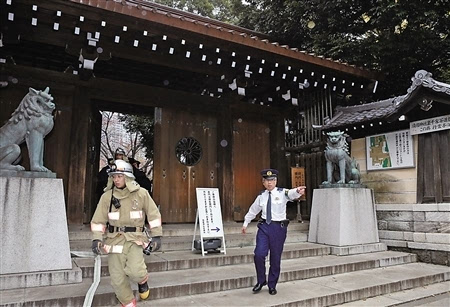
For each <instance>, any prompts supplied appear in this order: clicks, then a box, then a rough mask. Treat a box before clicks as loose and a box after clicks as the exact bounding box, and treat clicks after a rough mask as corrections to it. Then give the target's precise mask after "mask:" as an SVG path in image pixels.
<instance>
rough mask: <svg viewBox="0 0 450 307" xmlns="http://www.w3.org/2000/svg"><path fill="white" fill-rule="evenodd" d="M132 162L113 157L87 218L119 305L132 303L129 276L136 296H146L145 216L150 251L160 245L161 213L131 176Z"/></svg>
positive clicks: (95, 246) (94, 244) (147, 293)
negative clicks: (133, 284)
mask: <svg viewBox="0 0 450 307" xmlns="http://www.w3.org/2000/svg"><path fill="white" fill-rule="evenodd" d="M134 179H135V177H134V175H133V168H132V166H131V165H130V164H129V163H128V162H125V161H123V160H116V161H114V165H112V166H111V169H110V172H109V179H108V184H107V187H106V189H105V193H103V195H102V197H101V198H100V201H99V203H98V205H97V209H96V210H95V213H94V216H93V218H92V221H91V230H92V232H93V241H92V251H93V252H94V253H95V254H97V255H98V254H100V253H107V254H108V268H109V273H110V276H111V285H112V287H113V289H114V292H115V293H116V296H117V298H118V299H119V301H120V302H121V303H122V306H126V307H132V306H136V299H135V298H134V295H133V291H132V289H131V287H130V280H131V281H132V282H135V283H137V284H138V288H139V296H140V298H141V299H143V300H145V299H147V298H148V297H149V296H150V290H149V288H148V284H147V280H148V273H147V266H146V265H145V261H144V254H143V248H145V247H147V246H148V244H149V239H148V238H147V236H146V234H145V233H144V226H145V218H146V217H147V218H148V221H149V222H148V225H149V228H150V231H151V235H152V236H153V238H152V243H151V244H152V246H153V251H156V250H158V249H159V248H160V247H161V236H162V226H161V215H160V213H159V211H158V208H157V207H156V204H155V202H154V201H153V199H152V198H151V197H150V195H149V193H148V192H147V190H145V189H141V188H140V186H139V184H138V183H137V182H136V181H135V180H134Z"/></svg>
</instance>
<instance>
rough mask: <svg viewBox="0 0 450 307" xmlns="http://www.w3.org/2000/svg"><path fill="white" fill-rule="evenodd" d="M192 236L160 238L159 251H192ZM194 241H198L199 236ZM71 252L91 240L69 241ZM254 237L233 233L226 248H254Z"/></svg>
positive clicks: (293, 236)
mask: <svg viewBox="0 0 450 307" xmlns="http://www.w3.org/2000/svg"><path fill="white" fill-rule="evenodd" d="M192 239H193V236H192V235H190V236H174V237H171V236H165V237H163V238H162V246H161V251H164V252H167V251H178V250H183V251H187V250H191V249H192ZM196 239H200V237H199V236H197V237H196ZM307 240H308V233H307V232H306V231H305V232H301V231H292V230H289V231H288V234H287V238H286V243H300V242H306V241H307ZM69 243H70V250H71V251H90V250H91V239H89V240H74V241H70V242H69ZM255 244H256V235H255V234H254V233H247V234H245V235H243V234H241V233H233V234H226V235H225V246H226V248H227V249H228V248H233V247H244V246H255Z"/></svg>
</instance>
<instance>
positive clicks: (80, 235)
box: [69, 221, 309, 241]
mask: <svg viewBox="0 0 450 307" xmlns="http://www.w3.org/2000/svg"><path fill="white" fill-rule="evenodd" d="M256 224H257V223H256V222H252V223H251V224H250V225H248V228H247V233H248V234H252V233H256V230H257V228H256ZM223 227H224V233H225V237H227V236H228V235H230V234H239V233H241V229H242V223H237V222H224V223H223ZM194 229H195V224H193V223H190V224H186V223H184V224H163V237H177V236H181V237H184V236H186V235H190V236H191V238H192V237H193V235H194ZM308 229H309V222H308V221H304V222H301V223H299V222H297V221H291V223H290V224H289V231H290V232H293V231H305V232H308ZM198 235H199V230H198V226H197V236H198ZM69 240H70V241H78V240H92V233H91V228H90V226H89V225H82V226H73V225H69ZM191 241H192V239H191Z"/></svg>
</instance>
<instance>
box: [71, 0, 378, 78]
mask: <svg viewBox="0 0 450 307" xmlns="http://www.w3.org/2000/svg"><path fill="white" fill-rule="evenodd" d="M70 1H71V2H73V3H77V4H80V5H84V6H90V7H95V8H100V9H103V10H108V11H112V12H116V13H118V14H123V15H128V16H133V17H135V18H139V19H144V20H148V21H152V22H155V23H158V24H161V25H165V26H168V27H174V28H178V29H180V30H184V31H190V32H193V33H196V34H200V35H204V36H207V37H210V38H214V39H220V40H223V41H226V42H228V43H233V44H238V45H241V46H246V47H248V48H254V49H257V50H261V51H266V52H268V53H271V54H275V55H278V56H281V57H285V58H289V59H291V60H295V61H301V62H305V63H309V64H312V65H315V66H318V67H325V68H328V69H331V70H334V71H337V72H341V73H346V74H350V75H353V76H357V77H360V78H365V79H369V80H382V79H383V76H382V75H381V74H379V73H376V72H372V71H369V70H366V69H363V68H359V67H354V66H351V65H348V64H343V63H340V62H338V61H332V60H329V59H325V58H323V57H318V56H315V55H310V54H307V53H306V52H301V51H298V49H295V48H292V49H291V48H289V47H288V46H279V44H277V43H270V42H269V41H267V40H260V39H259V38H258V37H255V36H251V35H247V34H246V33H238V32H237V31H233V30H229V31H226V30H225V31H223V30H222V31H221V30H220V29H219V27H215V26H208V25H205V24H202V23H200V22H195V21H194V22H191V21H187V20H186V19H184V18H176V17H172V16H171V15H170V14H161V13H158V12H156V10H151V9H146V8H145V7H143V6H138V5H135V6H131V5H130V3H127V2H125V4H123V3H122V2H115V1H106V0H89V1H87V2H86V1H83V0H70ZM125 5H127V6H125ZM142 10H146V12H147V13H146V14H145V15H143V14H142Z"/></svg>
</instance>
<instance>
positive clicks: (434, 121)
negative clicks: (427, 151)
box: [409, 114, 450, 135]
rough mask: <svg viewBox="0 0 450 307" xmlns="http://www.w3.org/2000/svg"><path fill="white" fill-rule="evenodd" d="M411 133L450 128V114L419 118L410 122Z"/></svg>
mask: <svg viewBox="0 0 450 307" xmlns="http://www.w3.org/2000/svg"><path fill="white" fill-rule="evenodd" d="M409 126H410V131H411V135H416V134H423V133H430V132H436V131H441V130H447V129H450V114H448V115H444V116H439V117H434V118H428V119H423V120H419V121H416V122H412V123H410V124H409Z"/></svg>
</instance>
